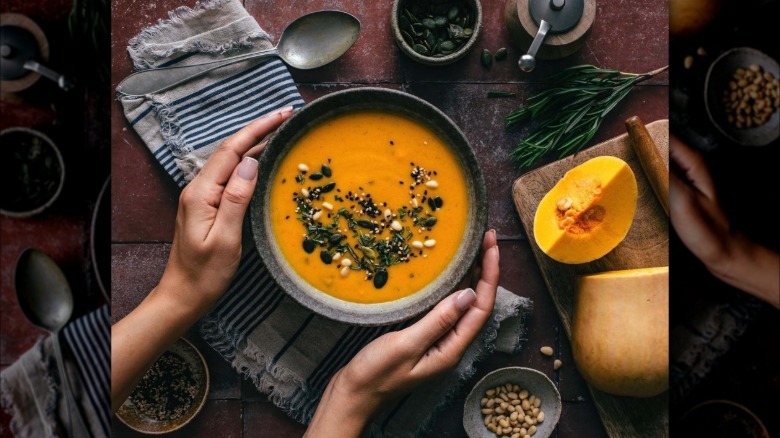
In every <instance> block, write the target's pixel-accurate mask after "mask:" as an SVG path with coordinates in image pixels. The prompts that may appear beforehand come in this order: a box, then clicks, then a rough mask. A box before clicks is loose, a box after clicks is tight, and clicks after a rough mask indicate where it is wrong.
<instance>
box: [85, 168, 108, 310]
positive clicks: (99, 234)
mask: <svg viewBox="0 0 780 438" xmlns="http://www.w3.org/2000/svg"><path fill="white" fill-rule="evenodd" d="M89 254H90V258H91V260H92V271H93V273H94V274H95V281H96V282H97V285H98V288H99V289H100V293H101V294H103V297H104V298H105V299H106V301H107V302H109V303H110V302H111V177H110V176H109V177H108V178H107V179H106V182H104V183H103V187H102V188H101V189H100V193H99V194H98V199H97V202H96V203H95V210H94V211H93V212H92V226H91V229H90V233H89Z"/></svg>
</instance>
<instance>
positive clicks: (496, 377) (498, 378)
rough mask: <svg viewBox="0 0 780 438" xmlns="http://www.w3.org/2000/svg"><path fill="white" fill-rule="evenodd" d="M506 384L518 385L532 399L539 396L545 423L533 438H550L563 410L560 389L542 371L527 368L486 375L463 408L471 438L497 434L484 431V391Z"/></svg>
mask: <svg viewBox="0 0 780 438" xmlns="http://www.w3.org/2000/svg"><path fill="white" fill-rule="evenodd" d="M503 383H512V384H515V385H519V386H520V387H521V388H523V389H527V390H528V392H529V393H530V394H531V395H537V396H539V398H541V399H542V407H541V410H542V411H544V422H542V423H539V424H537V425H536V427H537V431H536V433H535V434H534V438H547V437H549V436H550V435H551V434H552V433H553V431H554V430H555V426H556V425H557V424H558V420H559V419H560V418H561V410H562V409H563V406H562V404H561V394H560V392H559V391H558V388H557V387H556V386H555V384H554V383H553V382H552V381H551V380H550V378H549V377H547V375H546V374H544V373H542V372H541V371H539V370H536V369H533V368H525V367H505V368H499V369H497V370H495V371H491V372H490V373H488V374H486V375H485V377H483V378H481V379H480V380H479V382H477V383H476V384H475V385H474V387H473V388H472V389H471V392H469V395H468V396H466V402H465V403H464V405H463V428H464V429H465V430H466V434H467V435H468V436H469V438H495V436H496V434H494V433H493V432H491V431H490V430H489V429H488V428H487V427H485V423H484V417H483V416H482V408H481V407H480V405H479V403H480V400H482V397H484V394H485V391H487V390H488V389H490V388H495V387H496V386H499V385H500V384H503ZM524 385H525V386H524ZM551 399H552V400H551ZM550 407H552V409H550Z"/></svg>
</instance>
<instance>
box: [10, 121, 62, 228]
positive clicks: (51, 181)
mask: <svg viewBox="0 0 780 438" xmlns="http://www.w3.org/2000/svg"><path fill="white" fill-rule="evenodd" d="M21 145H24V149H22V146H21ZM0 163H2V164H1V166H2V173H1V175H2V184H3V194H2V201H0V214H4V215H6V216H11V217H17V218H25V217H30V216H34V215H36V214H39V213H41V212H43V211H44V210H46V209H47V208H49V207H50V206H51V205H52V204H53V203H54V201H56V200H57V198H58V197H59V196H60V192H61V191H62V187H63V185H64V184H65V161H64V160H63V159H62V154H60V150H59V149H58V148H57V146H56V145H55V144H54V142H53V141H51V139H50V138H49V137H47V136H46V135H44V134H43V133H41V132H38V131H36V130H34V129H29V128H21V127H20V128H8V129H4V130H3V131H2V132H0ZM22 166H25V168H26V170H24V173H21V172H20V171H21V170H22ZM22 175H24V177H25V178H27V179H28V181H31V182H29V183H27V184H28V186H30V187H33V188H32V189H30V190H31V191H32V190H33V189H34V190H39V189H40V190H46V196H39V195H34V194H30V193H28V195H29V196H34V197H36V198H38V199H29V198H28V197H25V196H19V191H20V190H19V189H18V186H19V178H22ZM44 187H45V189H44Z"/></svg>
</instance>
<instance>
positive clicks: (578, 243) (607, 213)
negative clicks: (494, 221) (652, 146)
mask: <svg viewBox="0 0 780 438" xmlns="http://www.w3.org/2000/svg"><path fill="white" fill-rule="evenodd" d="M561 200H571V206H570V207H569V208H568V209H566V210H561V209H560V208H559V201H561ZM636 200H637V185H636V177H635V176H634V172H633V171H632V170H631V168H630V167H629V166H628V164H627V163H626V162H625V161H623V160H621V159H620V158H617V157H612V156H602V157H596V158H592V159H590V160H588V161H586V162H584V163H582V164H580V165H578V166H576V167H574V168H572V169H571V170H569V171H568V172H566V174H565V175H564V176H563V178H562V179H561V180H560V181H558V183H556V184H555V186H554V187H553V188H552V189H550V191H549V192H547V194H546V195H545V196H544V198H542V200H541V202H540V203H539V206H538V207H537V209H536V214H535V215H534V238H535V240H536V243H537V245H538V246H539V248H540V249H541V250H542V251H543V252H544V253H545V254H547V255H548V256H550V257H551V258H552V259H554V260H556V261H558V262H561V263H568V264H579V263H587V262H591V261H593V260H596V259H599V258H601V257H603V256H604V255H606V254H607V253H609V252H610V251H612V250H613V249H614V248H615V247H616V246H617V245H618V244H619V243H620V242H621V241H623V239H625V237H626V234H628V230H629V229H630V228H631V224H632V222H633V220H634V215H635V213H636ZM567 216H569V217H571V219H568V218H567ZM587 217H592V218H594V220H590V221H589V220H586V219H583V218H587ZM567 221H568V222H567Z"/></svg>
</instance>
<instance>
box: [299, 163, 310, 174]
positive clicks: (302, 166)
mask: <svg viewBox="0 0 780 438" xmlns="http://www.w3.org/2000/svg"><path fill="white" fill-rule="evenodd" d="M298 170H300V171H301V172H308V171H309V166H307V165H305V164H303V163H301V164H299V165H298Z"/></svg>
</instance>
